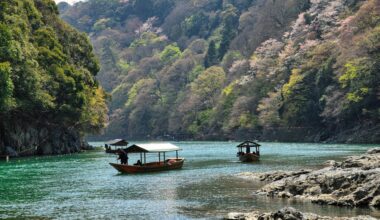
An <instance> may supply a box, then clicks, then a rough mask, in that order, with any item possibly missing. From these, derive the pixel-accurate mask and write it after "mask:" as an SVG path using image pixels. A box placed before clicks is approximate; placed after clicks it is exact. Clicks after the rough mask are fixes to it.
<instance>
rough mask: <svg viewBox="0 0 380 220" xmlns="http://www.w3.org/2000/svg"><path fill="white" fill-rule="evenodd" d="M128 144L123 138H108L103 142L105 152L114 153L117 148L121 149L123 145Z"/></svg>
mask: <svg viewBox="0 0 380 220" xmlns="http://www.w3.org/2000/svg"><path fill="white" fill-rule="evenodd" d="M126 146H128V141H126V140H124V139H115V140H110V141H107V142H106V143H105V146H104V148H105V152H106V153H107V154H116V153H117V152H118V150H120V149H123V147H126Z"/></svg>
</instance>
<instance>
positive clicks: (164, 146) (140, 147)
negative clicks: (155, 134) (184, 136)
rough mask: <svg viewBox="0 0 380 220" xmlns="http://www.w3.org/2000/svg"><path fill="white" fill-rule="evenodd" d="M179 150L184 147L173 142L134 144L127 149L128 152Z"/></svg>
mask: <svg viewBox="0 0 380 220" xmlns="http://www.w3.org/2000/svg"><path fill="white" fill-rule="evenodd" d="M179 150H182V149H181V148H179V147H177V146H175V145H174V144H171V143H151V144H134V145H132V146H130V147H128V148H127V149H126V151H127V153H159V152H171V151H179Z"/></svg>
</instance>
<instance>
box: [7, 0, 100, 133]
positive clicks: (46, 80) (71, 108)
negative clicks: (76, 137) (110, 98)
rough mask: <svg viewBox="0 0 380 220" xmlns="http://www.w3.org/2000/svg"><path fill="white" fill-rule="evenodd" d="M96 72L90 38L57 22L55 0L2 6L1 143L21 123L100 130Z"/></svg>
mask: <svg viewBox="0 0 380 220" xmlns="http://www.w3.org/2000/svg"><path fill="white" fill-rule="evenodd" d="M98 71H99V64H98V61H97V60H96V58H95V55H94V54H93V49H92V47H91V45H90V43H89V40H88V38H87V37H86V35H85V34H80V33H79V32H77V31H76V30H74V29H73V28H71V27H70V26H69V25H67V24H66V23H64V22H63V21H61V20H60V18H59V17H58V8H57V6H56V4H55V2H54V1H52V0H12V1H1V2H0V131H1V134H0V139H1V137H2V136H7V134H6V129H7V128H9V127H12V124H14V123H17V122H18V121H20V120H21V121H23V123H25V127H28V126H29V125H30V123H32V124H36V123H38V124H42V126H44V127H49V126H51V125H57V127H63V128H70V129H74V130H77V131H79V132H82V133H85V132H93V131H99V130H100V129H101V128H103V127H104V125H105V122H106V119H107V117H106V116H107V106H106V104H105V98H106V95H105V92H104V91H103V90H102V88H101V87H100V86H99V85H98V83H97V81H96V79H95V75H96V74H97V72H98ZM1 141H2V140H1Z"/></svg>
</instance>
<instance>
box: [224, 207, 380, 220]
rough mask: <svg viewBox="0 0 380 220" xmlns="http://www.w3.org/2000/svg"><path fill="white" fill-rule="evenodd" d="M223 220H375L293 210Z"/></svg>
mask: <svg viewBox="0 0 380 220" xmlns="http://www.w3.org/2000/svg"><path fill="white" fill-rule="evenodd" d="M225 219H229V220H236V219H239V220H277V219H283V220H285V219H292V220H298V219H299V220H303V219H305V220H306V219H307V220H372V219H373V220H375V219H376V218H373V217H371V216H356V217H351V218H349V217H328V216H319V215H316V214H313V213H303V212H300V211H297V210H296V209H294V208H291V207H289V208H283V209H281V210H278V211H276V212H270V213H260V212H251V213H230V214H228V216H227V217H226V218H225Z"/></svg>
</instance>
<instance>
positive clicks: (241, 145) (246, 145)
mask: <svg viewBox="0 0 380 220" xmlns="http://www.w3.org/2000/svg"><path fill="white" fill-rule="evenodd" d="M260 146H261V145H260V144H258V143H256V142H254V141H244V142H243V143H241V144H239V145H238V146H237V147H260Z"/></svg>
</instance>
